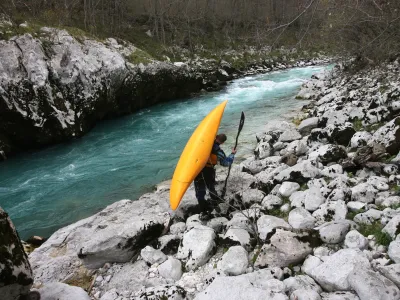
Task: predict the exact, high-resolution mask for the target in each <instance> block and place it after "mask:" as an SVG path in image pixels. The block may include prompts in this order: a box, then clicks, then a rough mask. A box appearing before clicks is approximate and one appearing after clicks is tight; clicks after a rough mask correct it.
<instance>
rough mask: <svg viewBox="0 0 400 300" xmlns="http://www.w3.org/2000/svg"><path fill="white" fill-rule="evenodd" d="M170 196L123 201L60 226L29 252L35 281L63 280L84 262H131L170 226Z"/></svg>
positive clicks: (94, 265)
mask: <svg viewBox="0 0 400 300" xmlns="http://www.w3.org/2000/svg"><path fill="white" fill-rule="evenodd" d="M167 197H168V191H165V192H162V193H160V194H146V195H144V196H142V197H141V198H140V199H139V200H138V201H130V200H121V201H119V202H116V203H114V204H112V205H110V206H108V207H107V208H105V209H104V210H103V211H101V212H99V213H97V214H95V215H93V216H91V217H89V218H86V219H83V220H81V221H79V222H77V223H74V224H72V225H69V226H67V227H64V228H61V229H59V230H58V231H56V232H55V233H54V234H53V235H52V236H51V237H50V238H49V239H48V240H47V241H46V242H45V243H44V244H43V245H42V246H40V247H39V248H37V249H35V251H33V252H32V253H31V254H30V257H29V258H30V262H31V264H32V268H33V273H34V276H35V280H36V281H38V282H43V283H45V282H49V281H55V280H56V281H60V282H64V281H65V280H66V279H68V278H70V277H71V276H72V277H73V276H74V274H77V273H79V269H81V265H82V263H83V264H84V265H86V266H87V267H88V268H98V267H101V266H103V265H104V263H106V262H128V261H129V260H130V259H131V258H132V257H133V256H135V255H136V254H138V253H139V252H140V251H141V249H143V248H144V247H145V246H146V245H147V244H148V243H150V242H151V241H152V240H156V239H157V238H158V237H159V236H160V235H161V234H162V232H163V230H164V229H165V228H166V226H167V225H168V223H169V220H170V217H169V215H168V214H165V211H168V202H167V199H168V198H167ZM89 237H90V238H89Z"/></svg>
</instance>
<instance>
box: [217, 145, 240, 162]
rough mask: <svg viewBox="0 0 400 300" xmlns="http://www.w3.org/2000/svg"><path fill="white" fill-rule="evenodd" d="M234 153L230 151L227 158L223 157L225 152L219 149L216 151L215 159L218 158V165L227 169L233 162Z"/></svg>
mask: <svg viewBox="0 0 400 300" xmlns="http://www.w3.org/2000/svg"><path fill="white" fill-rule="evenodd" d="M234 152H236V151H232V153H231V154H229V156H226V155H225V152H224V151H223V150H222V149H221V148H220V149H218V151H217V157H218V161H219V163H220V165H221V166H224V167H229V166H230V165H231V164H232V163H233V160H234V158H235V153H234Z"/></svg>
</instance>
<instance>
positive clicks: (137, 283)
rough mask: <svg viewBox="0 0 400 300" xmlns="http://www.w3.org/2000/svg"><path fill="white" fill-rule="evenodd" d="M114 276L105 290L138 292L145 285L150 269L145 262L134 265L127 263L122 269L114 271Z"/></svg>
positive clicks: (141, 261)
mask: <svg viewBox="0 0 400 300" xmlns="http://www.w3.org/2000/svg"><path fill="white" fill-rule="evenodd" d="M112 271H113V276H112V277H111V279H110V281H109V282H108V283H106V284H105V285H104V290H106V291H109V290H112V289H116V290H117V291H138V290H140V288H141V287H142V286H143V285H145V282H146V277H147V273H148V271H149V267H148V266H147V264H146V262H145V261H143V260H138V261H136V262H134V263H126V264H124V265H123V266H122V267H121V268H118V269H117V268H116V270H114V269H112Z"/></svg>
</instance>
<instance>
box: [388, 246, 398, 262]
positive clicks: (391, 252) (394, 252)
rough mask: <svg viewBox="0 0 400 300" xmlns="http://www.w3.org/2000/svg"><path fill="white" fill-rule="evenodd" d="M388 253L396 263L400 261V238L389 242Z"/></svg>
mask: <svg viewBox="0 0 400 300" xmlns="http://www.w3.org/2000/svg"><path fill="white" fill-rule="evenodd" d="M388 254H389V257H390V258H391V259H392V260H393V261H394V262H395V263H397V264H398V263H400V240H395V241H393V242H391V243H390V244H389V249H388Z"/></svg>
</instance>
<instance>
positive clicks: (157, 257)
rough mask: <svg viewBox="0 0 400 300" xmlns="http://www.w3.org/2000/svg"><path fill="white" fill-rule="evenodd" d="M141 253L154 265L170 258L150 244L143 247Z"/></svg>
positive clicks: (146, 260) (145, 259) (144, 258)
mask: <svg viewBox="0 0 400 300" xmlns="http://www.w3.org/2000/svg"><path fill="white" fill-rule="evenodd" d="M140 255H141V256H142V258H143V260H144V261H145V262H147V263H148V264H149V265H154V264H155V263H157V264H161V263H163V262H164V261H166V260H167V259H168V257H167V256H166V255H165V254H164V253H162V252H161V250H156V249H154V248H153V247H150V246H146V247H145V248H143V249H142V250H141V251H140Z"/></svg>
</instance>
